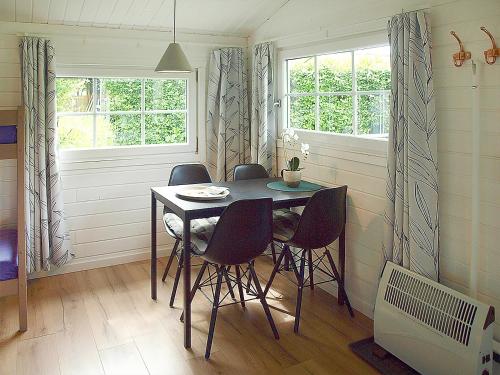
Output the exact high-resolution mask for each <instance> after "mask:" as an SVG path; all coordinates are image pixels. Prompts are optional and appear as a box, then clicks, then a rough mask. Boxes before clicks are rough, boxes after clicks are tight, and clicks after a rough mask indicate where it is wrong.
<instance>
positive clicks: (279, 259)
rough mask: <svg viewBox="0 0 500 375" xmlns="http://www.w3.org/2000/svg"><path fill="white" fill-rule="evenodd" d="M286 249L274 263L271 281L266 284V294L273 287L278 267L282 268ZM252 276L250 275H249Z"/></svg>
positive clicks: (265, 294)
mask: <svg viewBox="0 0 500 375" xmlns="http://www.w3.org/2000/svg"><path fill="white" fill-rule="evenodd" d="M285 253H286V251H285V249H283V251H282V252H281V254H280V256H279V257H278V260H277V261H276V263H274V268H273V271H272V272H271V276H270V277H269V281H268V282H267V284H266V289H264V296H267V292H269V288H271V285H272V283H273V280H274V277H275V276H276V273H277V272H278V269H279V268H280V265H281V262H282V261H283V258H284V257H285ZM248 277H249V278H250V276H248Z"/></svg>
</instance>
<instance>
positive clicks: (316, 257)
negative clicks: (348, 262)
mask: <svg viewBox="0 0 500 375" xmlns="http://www.w3.org/2000/svg"><path fill="white" fill-rule="evenodd" d="M346 194H347V186H341V187H336V188H329V189H323V190H319V191H317V192H316V193H314V195H313V196H312V197H311V199H310V200H309V202H308V203H307V205H306V206H305V208H304V211H303V212H302V215H299V214H298V213H296V212H292V211H283V212H282V215H281V217H279V218H277V217H275V218H274V221H273V239H274V241H277V242H279V243H281V244H282V247H283V249H282V251H281V254H280V256H279V258H278V260H277V262H276V264H275V265H274V268H273V271H272V273H271V276H270V278H269V281H268V283H267V285H266V289H265V292H264V294H266V295H267V292H268V291H269V288H270V287H271V285H272V283H273V280H274V277H275V276H276V273H277V272H279V271H280V264H281V262H282V261H283V258H284V257H285V256H288V258H289V259H291V262H290V264H291V266H292V269H293V272H294V274H295V276H296V279H297V302H296V306H295V324H294V331H295V332H296V333H297V332H298V331H299V324H300V310H301V306H302V291H303V289H304V287H305V286H309V287H310V288H311V289H314V285H315V284H323V283H327V282H332V281H336V282H337V285H338V288H339V290H340V293H341V295H342V296H343V300H344V301H345V303H346V305H347V308H348V310H349V314H350V315H351V316H354V312H353V310H352V307H351V304H350V302H349V298H348V297H347V293H346V291H345V288H344V283H343V281H342V278H341V277H340V275H339V272H338V270H337V267H336V265H335V262H334V260H333V257H332V255H331V253H330V250H328V247H327V246H328V245H330V244H331V243H332V242H334V241H335V240H336V239H338V238H339V236H340V234H341V233H342V231H343V230H344V226H345V217H346ZM291 249H294V250H293V251H292V250H291ZM318 249H321V252H319V251H318ZM297 258H298V259H300V261H299V267H298V268H297V264H296V262H295V259H297ZM306 267H307V268H308V275H307V277H305V268H306ZM315 271H319V272H321V273H322V274H323V275H325V276H326V277H328V279H327V280H322V281H321V282H316V283H315V281H314V272H315Z"/></svg>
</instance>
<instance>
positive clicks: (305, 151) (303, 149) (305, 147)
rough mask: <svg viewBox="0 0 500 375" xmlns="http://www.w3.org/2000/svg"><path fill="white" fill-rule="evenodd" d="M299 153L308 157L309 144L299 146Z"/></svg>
mask: <svg viewBox="0 0 500 375" xmlns="http://www.w3.org/2000/svg"><path fill="white" fill-rule="evenodd" d="M300 152H302V154H303V155H305V156H307V155H309V144H308V143H302V144H301V145H300Z"/></svg>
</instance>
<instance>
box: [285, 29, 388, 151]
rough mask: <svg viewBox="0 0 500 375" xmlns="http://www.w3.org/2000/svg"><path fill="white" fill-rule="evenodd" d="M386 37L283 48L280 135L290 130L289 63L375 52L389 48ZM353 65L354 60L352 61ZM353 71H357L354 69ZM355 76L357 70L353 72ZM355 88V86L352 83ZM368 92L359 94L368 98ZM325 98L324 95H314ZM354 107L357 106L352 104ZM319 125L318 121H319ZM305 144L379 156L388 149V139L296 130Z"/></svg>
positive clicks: (370, 36)
mask: <svg viewBox="0 0 500 375" xmlns="http://www.w3.org/2000/svg"><path fill="white" fill-rule="evenodd" d="M387 45H388V40H387V34H386V33H385V32H382V31H381V32H376V33H370V34H368V35H366V34H365V35H361V36H357V37H342V38H339V39H335V40H330V41H327V42H323V43H317V44H314V45H308V46H301V47H292V48H283V49H281V50H279V51H278V98H279V99H280V100H281V103H282V105H281V110H279V111H277V118H278V134H281V132H282V131H283V129H284V128H286V127H287V126H288V113H289V112H288V100H287V97H286V94H287V92H288V72H287V60H290V59H298V58H304V57H312V56H316V55H325V54H334V53H340V52H350V51H354V50H358V49H365V48H375V47H382V46H387ZM353 64H354V59H353ZM353 68H354V67H353ZM353 72H354V70H353ZM355 78H356V77H355V73H353V80H355ZM353 84H354V83H353ZM365 93H368V92H364V91H363V92H359V94H365ZM311 94H312V95H315V94H324V93H311ZM351 94H352V95H355V94H357V92H354V91H353V92H351V91H349V92H348V95H351ZM353 106H354V102H353ZM353 111H355V112H354V113H355V116H357V109H356V108H353ZM316 124H318V121H316ZM294 130H296V131H297V132H298V133H299V134H300V137H301V139H302V140H303V141H304V142H308V143H313V144H325V145H332V144H335V145H338V146H339V147H341V148H345V149H350V150H352V149H359V150H360V151H361V150H367V149H371V150H374V151H377V152H382V153H385V149H386V147H387V137H385V136H383V135H364V134H363V135H353V134H340V133H332V132H326V131H320V130H317V129H314V130H308V129H297V128H294Z"/></svg>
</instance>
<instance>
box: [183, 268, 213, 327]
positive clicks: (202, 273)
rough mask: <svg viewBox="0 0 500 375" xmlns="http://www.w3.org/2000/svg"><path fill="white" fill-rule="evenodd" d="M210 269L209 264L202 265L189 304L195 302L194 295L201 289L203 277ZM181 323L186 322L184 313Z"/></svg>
mask: <svg viewBox="0 0 500 375" xmlns="http://www.w3.org/2000/svg"><path fill="white" fill-rule="evenodd" d="M207 267H208V262H207V261H205V262H203V264H202V265H201V268H200V272H198V276H196V280H195V281H194V284H193V288H192V289H191V294H190V295H189V302H192V301H193V298H194V295H195V294H196V291H197V290H198V288H199V287H200V283H201V279H202V278H203V275H204V274H205V270H206V269H207ZM181 322H184V311H183V312H182V314H181Z"/></svg>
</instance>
